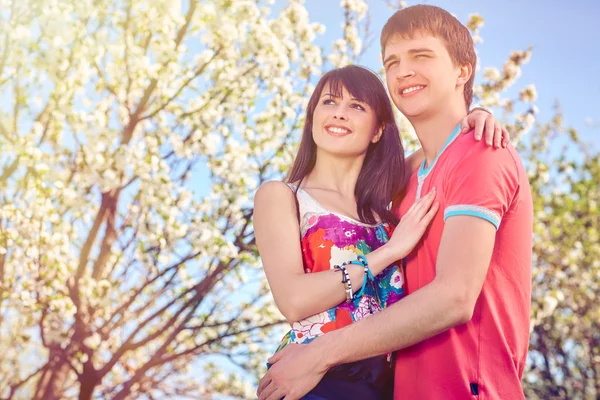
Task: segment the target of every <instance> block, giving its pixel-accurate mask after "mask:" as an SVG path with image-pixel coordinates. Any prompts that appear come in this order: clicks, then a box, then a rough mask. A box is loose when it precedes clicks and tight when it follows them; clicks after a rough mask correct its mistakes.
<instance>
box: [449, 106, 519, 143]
mask: <svg viewBox="0 0 600 400" xmlns="http://www.w3.org/2000/svg"><path fill="white" fill-rule="evenodd" d="M460 127H461V132H462V133H466V132H468V131H470V130H471V129H475V132H474V136H475V140H481V137H482V135H483V134H484V132H485V142H486V143H487V144H488V146H491V145H492V141H493V142H494V147H496V148H500V147H501V146H502V147H506V146H507V145H508V142H509V141H510V135H509V134H508V131H507V130H506V129H505V128H504V127H503V126H502V125H500V122H498V121H497V120H496V118H494V116H493V115H492V114H490V113H488V112H485V111H483V110H479V109H476V110H474V111H473V112H471V113H470V114H468V115H467V116H466V117H465V118H464V119H463V120H462V121H461V123H460Z"/></svg>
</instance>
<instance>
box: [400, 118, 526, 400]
mask: <svg viewBox="0 0 600 400" xmlns="http://www.w3.org/2000/svg"><path fill="white" fill-rule="evenodd" d="M434 186H435V187H436V188H437V196H436V200H437V201H439V202H440V211H438V213H437V215H436V216H435V218H434V220H433V222H432V223H431V226H430V228H429V229H428V231H427V232H426V234H425V236H424V238H423V240H422V241H421V243H420V244H419V245H418V246H417V248H415V250H414V251H413V252H412V253H411V254H410V255H409V256H408V257H407V259H406V284H407V290H408V295H410V293H412V292H414V291H415V290H418V289H419V288H422V287H423V286H425V285H427V284H428V283H430V282H431V281H432V280H433V279H434V277H435V268H436V260H437V253H438V248H439V245H440V241H441V238H442V232H443V230H444V223H445V221H446V219H448V218H452V217H453V216H457V215H468V216H473V217H476V218H482V219H484V220H486V221H489V222H490V223H491V224H493V225H494V227H495V228H496V240H495V244H494V250H493V254H492V259H491V262H490V266H489V270H488V273H487V275H486V278H485V281H484V283H483V288H482V290H481V294H480V295H479V298H478V300H477V303H476V305H475V309H474V313H473V317H472V319H471V320H470V321H469V322H467V323H465V324H462V325H460V326H457V327H455V328H453V329H450V330H448V331H446V332H443V333H441V334H439V335H437V336H435V337H432V338H430V339H427V340H424V341H422V342H421V343H418V344H416V345H414V346H411V347H409V348H406V349H403V350H401V351H399V352H397V353H396V368H395V382H394V398H395V399H397V400H398V399H411V400H412V399H480V400H481V399H511V400H512V399H524V395H523V390H522V389H521V378H522V376H523V369H524V367H525V360H526V356H527V347H528V343H529V311H530V304H531V254H532V224H533V206H532V200H531V191H530V188H529V182H528V181H527V175H526V173H525V170H524V168H523V165H522V163H521V161H520V159H519V156H518V155H517V153H516V151H515V149H514V148H513V147H512V146H510V145H509V146H508V147H507V148H505V149H494V148H492V147H487V146H486V145H485V143H483V142H477V141H475V140H474V139H473V133H472V132H471V133H469V134H466V135H460V134H459V132H458V129H456V130H455V131H454V132H453V133H452V135H451V136H450V137H449V139H448V141H447V143H446V145H445V146H444V148H443V149H442V151H441V152H440V154H439V155H438V156H437V158H436V159H435V160H434V161H433V162H432V163H431V165H430V166H429V167H428V168H424V165H422V166H421V168H420V169H419V170H418V171H417V172H415V174H413V176H412V177H411V178H410V181H409V183H408V186H407V188H406V191H405V196H404V198H403V199H402V201H401V204H400V209H399V213H400V215H403V214H404V213H405V212H406V211H407V210H408V208H409V207H410V206H411V205H412V204H413V203H414V202H415V199H418V198H420V196H422V195H425V194H426V193H428V192H429V190H430V189H431V188H433V187H434ZM465 245H467V246H477V243H465ZM477 396H478V397H477Z"/></svg>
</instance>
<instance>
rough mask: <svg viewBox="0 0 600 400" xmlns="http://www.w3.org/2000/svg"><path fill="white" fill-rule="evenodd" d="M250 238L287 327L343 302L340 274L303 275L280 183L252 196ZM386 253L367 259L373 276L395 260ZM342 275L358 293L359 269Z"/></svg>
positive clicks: (289, 200)
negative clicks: (255, 246)
mask: <svg viewBox="0 0 600 400" xmlns="http://www.w3.org/2000/svg"><path fill="white" fill-rule="evenodd" d="M254 234H255V237H256V245H257V247H258V251H259V253H260V257H261V258H262V263H263V268H264V270H265V274H266V276H267V281H268V282H269V286H270V287H271V291H272V292H273V297H274V299H275V304H276V305H277V307H278V308H279V311H280V312H281V313H282V314H283V315H284V317H285V318H286V319H287V320H288V321H290V322H295V321H299V320H301V319H303V318H307V317H310V316H312V315H315V314H317V313H320V312H322V311H325V310H328V309H330V308H331V307H333V306H336V305H338V304H340V303H341V302H343V301H345V299H346V292H345V286H344V284H343V283H342V275H341V273H340V272H336V271H333V270H329V269H328V270H327V271H322V272H316V273H310V274H306V273H304V266H303V263H302V251H301V248H300V227H299V226H298V220H297V216H296V203H295V199H294V193H293V192H292V191H291V190H290V188H289V187H288V186H287V185H286V184H285V183H283V182H267V183H265V184H263V185H262V186H261V187H260V188H259V189H258V191H257V192H256V196H255V198H254ZM389 250H390V247H389V246H388V247H386V246H383V247H381V248H380V249H377V250H375V251H373V252H371V253H369V254H367V256H366V259H367V262H368V263H369V268H370V269H371V272H372V273H373V275H377V274H379V273H380V272H381V271H383V270H384V269H385V268H386V267H387V266H388V265H390V264H392V263H393V262H394V261H396V260H397V259H398V257H397V256H396V254H395V252H390V251H389ZM348 261H351V260H348ZM326 268H329V265H327V266H326ZM346 269H347V270H348V273H349V274H350V280H351V282H352V289H353V290H354V292H356V291H358V290H360V288H361V287H362V282H363V275H364V271H363V268H362V267H361V266H358V265H347V266H346Z"/></svg>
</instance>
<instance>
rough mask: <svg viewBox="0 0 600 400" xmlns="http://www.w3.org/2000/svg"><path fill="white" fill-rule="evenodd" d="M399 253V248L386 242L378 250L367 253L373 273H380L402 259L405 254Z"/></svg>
mask: <svg viewBox="0 0 600 400" xmlns="http://www.w3.org/2000/svg"><path fill="white" fill-rule="evenodd" d="M398 253H399V252H398V249H396V248H395V246H394V245H393V244H391V243H386V244H384V245H383V246H381V247H380V248H378V249H377V250H375V251H372V252H370V253H369V254H367V259H368V261H369V266H370V268H371V272H372V273H373V275H375V276H377V275H379V273H380V272H382V271H383V270H384V269H386V268H387V267H388V266H389V265H391V264H393V263H394V262H395V261H398V260H399V259H401V258H402V257H403V256H401V255H400V256H399V255H398Z"/></svg>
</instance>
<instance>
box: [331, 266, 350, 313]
mask: <svg viewBox="0 0 600 400" xmlns="http://www.w3.org/2000/svg"><path fill="white" fill-rule="evenodd" d="M346 265H347V264H346V263H342V265H335V266H334V267H333V269H334V270H336V271H342V283H343V284H344V286H345V288H346V289H345V290H346V302H347V303H350V302H351V301H352V300H354V293H353V290H352V282H351V281H350V274H348V270H347V269H346Z"/></svg>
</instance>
